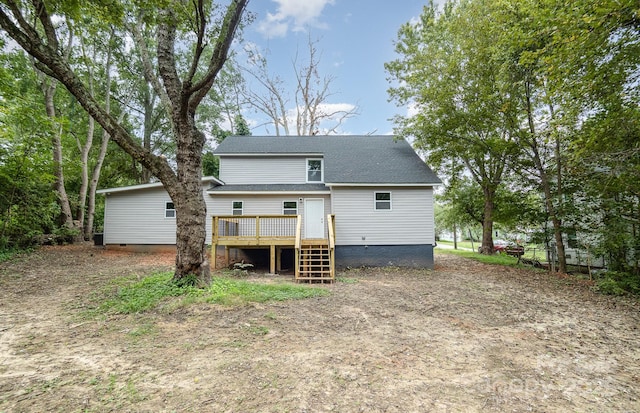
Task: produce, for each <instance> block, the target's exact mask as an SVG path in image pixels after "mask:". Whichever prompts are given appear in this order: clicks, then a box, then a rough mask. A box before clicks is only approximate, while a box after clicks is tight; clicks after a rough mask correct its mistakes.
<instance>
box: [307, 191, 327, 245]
mask: <svg viewBox="0 0 640 413" xmlns="http://www.w3.org/2000/svg"><path fill="white" fill-rule="evenodd" d="M304 235H305V238H307V239H308V238H324V199H305V200H304Z"/></svg>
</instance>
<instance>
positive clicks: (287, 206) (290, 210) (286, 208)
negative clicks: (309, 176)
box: [282, 201, 298, 215]
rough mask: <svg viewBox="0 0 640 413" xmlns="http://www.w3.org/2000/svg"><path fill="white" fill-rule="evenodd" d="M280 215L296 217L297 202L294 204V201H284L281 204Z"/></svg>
mask: <svg viewBox="0 0 640 413" xmlns="http://www.w3.org/2000/svg"><path fill="white" fill-rule="evenodd" d="M282 214H284V215H298V202H296V201H284V202H283V203H282Z"/></svg>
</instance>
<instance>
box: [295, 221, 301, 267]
mask: <svg viewBox="0 0 640 413" xmlns="http://www.w3.org/2000/svg"><path fill="white" fill-rule="evenodd" d="M301 244H302V215H298V219H297V222H296V243H295V249H294V251H295V277H296V278H298V277H299V276H300V246H301Z"/></svg>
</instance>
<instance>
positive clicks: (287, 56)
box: [238, 0, 427, 135]
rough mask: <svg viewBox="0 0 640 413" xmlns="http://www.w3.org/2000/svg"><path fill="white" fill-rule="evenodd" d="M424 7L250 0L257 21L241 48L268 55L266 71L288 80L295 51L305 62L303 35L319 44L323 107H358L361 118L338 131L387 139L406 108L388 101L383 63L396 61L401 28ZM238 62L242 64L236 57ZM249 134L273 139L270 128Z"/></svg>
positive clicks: (415, 1) (408, 0)
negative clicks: (325, 80)
mask: <svg viewBox="0 0 640 413" xmlns="http://www.w3.org/2000/svg"><path fill="white" fill-rule="evenodd" d="M425 4H427V0H396V1H388V0H253V1H250V2H249V6H248V10H249V11H251V12H253V13H254V14H255V17H256V19H255V22H254V23H253V24H252V25H250V26H249V27H247V28H246V29H245V32H244V36H243V37H244V44H243V45H244V46H247V45H250V46H252V47H256V48H258V50H260V52H261V53H265V54H266V53H267V50H268V54H266V57H267V60H268V66H269V68H270V71H271V72H272V73H277V74H279V75H280V76H281V77H282V78H285V79H290V78H291V76H292V74H293V69H292V63H291V61H292V59H293V58H294V56H295V53H296V50H298V52H299V54H300V56H301V57H304V58H305V59H306V57H307V55H308V47H307V40H308V36H311V39H312V40H318V43H317V50H318V53H319V54H320V56H321V57H320V75H321V76H332V77H333V78H334V80H333V81H332V82H331V91H332V92H333V93H334V95H333V96H331V97H330V99H329V101H328V103H331V104H343V105H357V106H358V108H359V113H360V114H359V115H358V116H356V117H354V118H351V119H349V120H347V121H346V122H345V123H344V124H343V126H342V127H341V129H340V132H341V133H344V134H368V133H375V134H390V133H392V132H393V122H392V121H391V118H392V117H393V116H394V115H395V114H406V108H399V107H396V105H395V103H393V102H388V94H387V89H388V88H389V86H390V84H389V82H388V81H387V80H386V77H387V74H386V72H385V70H384V63H385V62H388V61H391V60H393V59H395V58H396V57H397V56H396V54H395V52H394V45H393V43H394V41H395V40H396V39H397V33H398V29H399V28H400V26H401V25H402V24H404V23H407V22H409V21H410V20H412V19H414V18H416V17H418V16H419V15H420V13H421V11H422V8H423V6H424V5H425ZM238 60H239V62H240V63H241V64H242V63H243V62H242V57H241V56H239V58H238ZM292 108H293V104H292ZM246 116H247V117H248V118H249V121H250V123H252V124H257V123H258V122H259V121H260V115H257V114H254V113H253V114H252V113H248V114H247V115H246ZM270 132H271V133H270ZM253 134H254V135H260V134H273V128H271V130H265V129H264V128H256V129H255V130H254V131H253Z"/></svg>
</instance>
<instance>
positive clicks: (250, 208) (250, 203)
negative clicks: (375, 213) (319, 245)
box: [207, 194, 331, 237]
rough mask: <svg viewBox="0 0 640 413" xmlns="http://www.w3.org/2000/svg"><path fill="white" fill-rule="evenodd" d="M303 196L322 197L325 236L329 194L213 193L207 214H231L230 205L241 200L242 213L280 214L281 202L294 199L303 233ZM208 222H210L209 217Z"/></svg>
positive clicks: (329, 209) (329, 203)
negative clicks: (209, 210) (211, 203)
mask: <svg viewBox="0 0 640 413" xmlns="http://www.w3.org/2000/svg"><path fill="white" fill-rule="evenodd" d="M305 198H310V199H318V198H322V199H324V211H325V212H324V216H325V237H326V236H327V228H326V216H327V214H330V213H331V200H330V198H329V195H304V194H297V195H275V194H274V195H215V196H214V197H213V206H212V209H211V212H210V213H209V216H210V217H211V216H213V215H231V205H232V202H233V201H242V204H243V205H242V207H243V211H242V212H243V215H282V203H283V202H284V201H296V202H297V203H298V214H299V215H302V234H303V235H304V199H305ZM209 222H210V223H211V222H212V220H211V218H210V219H209ZM207 231H208V232H209V233H211V228H208V229H207Z"/></svg>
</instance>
